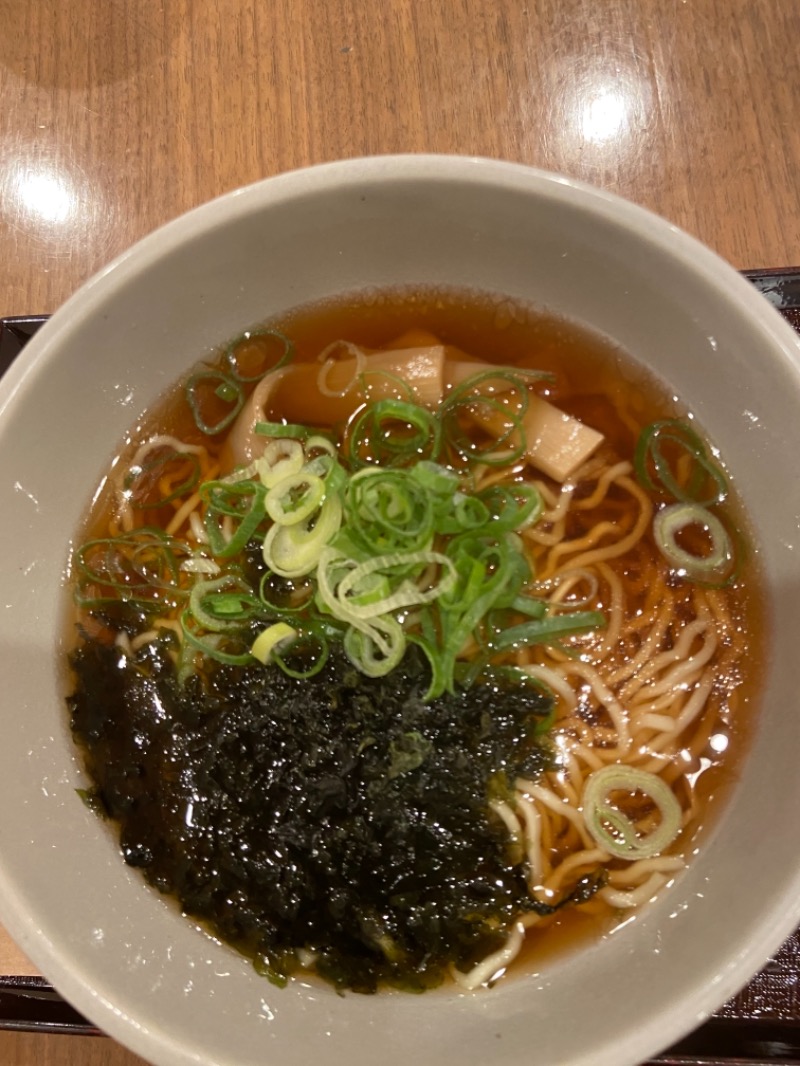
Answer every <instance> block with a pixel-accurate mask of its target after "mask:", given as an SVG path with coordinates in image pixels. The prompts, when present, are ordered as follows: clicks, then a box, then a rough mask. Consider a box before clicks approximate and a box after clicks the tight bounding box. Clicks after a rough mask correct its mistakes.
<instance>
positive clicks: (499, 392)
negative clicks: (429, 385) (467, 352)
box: [440, 369, 528, 466]
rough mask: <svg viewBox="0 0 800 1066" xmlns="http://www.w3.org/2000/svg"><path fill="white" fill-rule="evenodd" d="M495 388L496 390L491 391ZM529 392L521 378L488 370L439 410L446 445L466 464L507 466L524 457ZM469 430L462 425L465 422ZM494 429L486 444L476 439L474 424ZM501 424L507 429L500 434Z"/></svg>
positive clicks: (475, 376) (460, 387) (466, 383)
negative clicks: (524, 419)
mask: <svg viewBox="0 0 800 1066" xmlns="http://www.w3.org/2000/svg"><path fill="white" fill-rule="evenodd" d="M493 385H494V387H492V386H493ZM527 409H528V390H527V386H526V384H525V381H524V380H523V378H522V377H520V376H519V375H516V374H513V373H510V372H509V371H507V370H503V369H498V370H496V371H495V370H486V371H481V372H480V373H478V374H473V376H472V377H470V378H467V380H466V381H463V382H462V383H461V384H460V385H458V386H457V387H456V388H455V389H453V391H452V392H451V393H450V395H449V396H447V398H446V399H445V400H444V402H443V403H442V406H441V409H440V418H441V421H442V425H443V431H444V436H445V440H446V442H447V444H449V445H450V447H452V448H453V449H454V450H455V451H456V453H457V454H458V455H460V456H461V458H462V459H463V460H465V461H467V462H471V463H472V462H480V463H483V464H485V465H487V466H504V465H506V464H510V463H513V462H516V460H517V459H519V458H520V457H521V456H522V455H523V454H524V453H525V433H524V429H523V418H524V416H525V412H526V411H527ZM465 419H466V421H467V422H468V427H465V426H464V425H463V423H464V420H465ZM476 423H477V424H478V425H481V424H482V423H483V424H485V425H491V427H492V428H491V429H490V430H489V429H487V432H486V441H485V443H483V444H481V443H480V442H478V441H476V439H475V432H474V429H475V424H476ZM498 423H500V424H502V425H503V426H504V429H503V430H502V431H501V429H500V426H499V425H498Z"/></svg>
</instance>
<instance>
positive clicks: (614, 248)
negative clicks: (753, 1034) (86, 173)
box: [0, 156, 800, 1066]
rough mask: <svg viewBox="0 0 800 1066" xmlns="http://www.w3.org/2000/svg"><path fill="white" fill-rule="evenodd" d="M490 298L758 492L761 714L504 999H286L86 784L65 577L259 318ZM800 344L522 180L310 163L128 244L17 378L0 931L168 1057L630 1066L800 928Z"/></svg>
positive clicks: (647, 234)
mask: <svg viewBox="0 0 800 1066" xmlns="http://www.w3.org/2000/svg"><path fill="white" fill-rule="evenodd" d="M398 282H415V283H433V284H435V283H445V284H447V285H450V286H453V285H469V286H477V287H479V288H482V289H488V290H493V291H498V292H504V293H507V294H508V295H509V296H511V297H517V298H521V299H523V300H529V301H534V302H536V303H537V304H540V305H543V306H545V307H548V308H550V309H551V310H553V311H555V312H558V313H562V314H566V315H568V316H570V317H572V318H576V319H578V320H582V321H584V322H587V323H589V324H590V325H592V326H593V327H595V328H596V329H598V330H601V331H603V332H604V333H606V334H608V335H610V336H611V337H613V338H615V339H616V340H617V341H619V343H620V344H622V345H623V346H624V347H625V348H627V349H628V350H629V351H630V352H631V353H633V354H634V355H635V356H636V357H637V358H638V359H640V360H641V361H643V362H644V363H646V364H648V365H649V366H651V367H652V368H653V369H654V370H655V371H656V373H657V374H658V375H660V376H661V377H662V378H664V379H666V380H667V381H668V382H669V383H670V384H671V385H672V386H673V387H674V389H675V392H676V393H677V394H678V395H680V396H681V397H683V399H684V400H685V401H686V402H687V403H688V404H689V405H690V406H691V408H692V409H693V410H694V411H695V413H696V414H697V416H698V417H699V419H700V421H701V423H702V424H703V425H704V426H705V428H706V430H707V431H708V433H709V434H710V436H711V437H712V438H713V439H714V440H715V441H716V443H717V444H718V445H719V447H720V448H721V450H722V453H723V455H724V456H725V458H726V461H727V463H728V466H729V468H730V470H731V471H732V472H733V475H734V478H735V480H736V483H737V485H738V488H739V490H740V492H741V493H742V495H743V496H744V498H745V500H746V502H747V506H748V508H749V512H750V516H751V518H752V521H753V525H754V527H755V533H756V538H757V543H758V546H759V554H760V557H761V566H762V569H763V573H764V575H765V577H766V580H767V582H768V585H769V598H770V618H769V623H770V626H771V631H772V639H771V642H770V644H771V664H770V667H769V669H768V671H767V677H766V691H765V693H764V701H763V704H764V705H763V713H762V717H761V721H760V723H759V726H758V729H757V733H756V736H755V740H754V743H753V746H752V750H751V751H750V753H749V755H748V756H747V759H746V761H745V764H744V769H743V771H742V775H741V780H740V781H739V782H738V785H737V787H736V788H735V791H734V795H733V796H732V799H731V801H730V802H729V804H728V806H727V809H726V810H725V812H724V815H723V816H722V817H721V818H720V819H719V822H718V824H717V826H716V829H715V831H714V832H713V834H711V836H710V837H709V838H708V839H706V840H705V842H704V845H703V847H702V849H701V851H700V854H699V855H697V857H696V858H695V859H694V861H693V862H692V864H691V866H690V868H689V871H688V872H687V873H686V875H685V876H682V877H681V878H680V879H679V881H678V882H677V884H676V885H675V886H674V887H672V888H671V889H670V890H669V891H665V892H664V893H662V895H661V897H660V898H659V899H658V900H657V901H656V902H655V904H654V905H652V906H650V907H649V908H648V909H646V910H645V912H643V913H642V914H641V915H640V916H639V917H638V919H637V920H636V921H635V922H633V923H632V924H631V925H630V926H624V927H622V928H621V929H620V930H619V931H618V932H617V933H616V934H615V935H613V936H612V937H610V938H608V939H607V940H606V941H603V942H600V943H597V944H595V945H594V946H593V947H590V948H589V949H587V950H585V951H583V952H581V953H579V954H577V955H576V956H574V957H572V958H569V959H565V960H562V961H561V962H556V963H553V964H551V965H550V966H548V968H546V969H545V970H543V972H541V973H540V974H531V975H528V976H525V977H521V978H518V979H512V980H509V981H508V982H507V983H505V984H501V985H500V986H499V987H498V988H497V989H495V990H494V991H492V992H490V993H488V994H477V995H459V994H457V993H455V992H437V993H433V994H429V995H427V996H421V997H414V996H404V995H400V994H385V995H380V996H377V997H361V996H357V995H350V996H347V997H345V998H341V997H338V996H336V995H335V994H334V993H333V992H332V991H328V990H327V989H325V988H319V987H314V988H311V987H304V986H303V985H300V984H297V983H295V984H293V985H291V986H290V987H289V988H287V989H285V990H283V991H279V990H276V989H274V988H273V987H272V986H271V985H269V984H268V983H267V982H266V981H264V980H263V979H261V978H259V977H258V976H257V975H256V974H255V972H254V971H253V970H252V968H251V966H250V964H249V963H248V962H247V961H245V960H244V959H242V958H240V957H239V956H238V955H236V954H235V953H234V952H232V951H231V950H229V949H228V948H227V947H224V946H221V945H219V944H217V943H215V942H214V941H212V940H211V939H209V938H208V937H207V936H206V935H205V934H203V933H201V932H199V931H198V930H197V929H196V928H195V927H194V926H193V925H192V924H191V923H190V922H188V921H185V920H183V919H181V918H180V917H179V916H178V914H177V912H176V911H175V910H174V909H173V907H172V906H171V905H170V904H169V903H168V902H166V901H165V900H164V899H162V898H160V897H159V896H158V895H157V894H156V893H155V892H153V891H151V890H150V889H149V888H148V887H147V886H146V885H145V883H144V881H143V880H142V878H141V877H140V876H139V875H138V873H136V872H135V871H132V870H129V869H128V868H126V866H125V865H124V863H123V862H122V860H121V858H120V856H119V854H118V851H117V849H116V847H115V845H114V843H113V841H112V838H111V835H110V833H109V832H108V831H107V829H106V828H105V827H104V826H103V825H101V824H100V823H99V822H98V821H97V820H96V819H95V817H94V816H93V815H92V814H90V813H89V812H88V811H87V810H86V809H85V808H84V806H83V805H82V804H81V802H80V800H79V799H77V798H76V795H75V792H74V789H75V787H76V785H78V784H80V783H81V775H80V770H79V764H78V761H77V759H76V754H75V751H74V750H73V747H72V744H71V740H70V736H69V731H68V727H67V715H66V711H65V709H64V706H63V703H62V692H61V689H60V685H59V658H58V641H59V636H60V634H59V617H60V601H61V596H62V591H61V575H62V568H63V566H64V562H65V559H66V557H67V552H68V545H69V539H70V536H71V535H72V533H73V531H74V530H75V529H76V527H77V526H78V523H79V521H80V518H81V515H82V513H83V512H84V509H85V507H86V504H87V496H88V493H89V492H90V491H91V489H92V487H93V486H94V485H95V484H96V483H97V480H98V478H99V477H100V476H101V474H102V473H103V471H104V469H105V467H106V464H107V462H108V460H109V457H110V455H111V454H112V452H113V450H114V446H115V444H116V443H117V442H118V441H119V439H120V437H121V435H122V434H123V432H124V431H125V429H126V428H127V427H128V426H129V425H131V424H132V423H133V422H134V421H135V420H136V418H137V416H138V415H139V414H140V413H141V412H142V411H144V410H145V409H146V408H147V407H148V405H149V404H150V403H152V401H153V400H154V399H155V398H156V397H158V396H159V394H161V393H162V391H163V390H164V388H165V386H167V385H169V384H170V383H172V382H173V381H174V380H175V379H176V378H177V377H178V376H179V375H180V373H181V372H182V371H183V370H184V369H185V368H186V367H188V366H189V365H190V364H191V363H192V362H194V361H195V360H196V359H197V358H198V357H200V356H202V355H203V354H205V353H207V352H208V351H209V350H210V349H212V348H213V347H215V346H217V345H218V344H219V343H220V342H221V341H223V340H224V339H226V338H228V337H230V336H232V335H234V334H236V333H237V332H238V331H240V330H241V329H242V328H243V327H245V326H247V325H250V324H252V323H253V322H256V321H258V320H260V319H263V318H264V317H266V316H268V315H270V314H272V313H275V312H279V311H282V310H285V309H287V308H289V307H292V306H295V305H297V304H300V303H305V302H307V301H309V300H315V299H318V298H320V297H324V296H328V295H330V294H333V293H337V292H342V291H347V290H352V289H355V288H360V287H363V286H366V285H369V286H382V285H390V284H393V283H398ZM797 455H800V349H799V347H798V343H797V340H796V338H795V337H794V335H793V333H792V331H791V330H790V329H789V328H788V326H786V325H785V324H784V323H783V322H782V321H781V320H780V318H779V316H778V314H777V313H776V312H774V311H773V310H772V309H771V308H770V307H769V306H768V305H767V303H766V302H765V301H764V300H763V298H762V297H761V296H760V295H758V294H757V293H756V292H755V291H753V290H752V289H751V287H750V285H749V284H748V283H747V282H746V281H744V280H742V279H741V278H740V277H739V276H738V275H737V274H736V273H735V272H734V271H733V270H732V269H731V268H730V267H729V266H726V265H725V264H724V263H723V262H721V261H720V260H719V259H718V258H717V257H716V256H714V255H713V254H712V253H710V252H709V251H707V250H706V249H705V248H703V247H701V246H700V245H699V244H697V243H696V242H695V241H693V240H692V239H690V238H689V237H687V236H686V235H685V234H683V233H680V232H679V231H677V230H676V229H675V228H674V227H672V226H670V225H668V224H667V223H665V222H663V221H661V220H659V219H657V218H655V217H653V216H652V215H650V214H648V213H646V212H644V211H642V210H640V209H639V208H636V207H634V206H632V205H630V204H628V203H624V202H622V201H620V200H618V199H616V198H614V197H613V196H610V195H607V194H605V193H602V192H598V191H596V190H593V189H590V188H587V187H585V186H582V185H579V184H577V183H575V182H572V181H569V180H567V179H564V178H559V177H555V176H552V175H548V174H544V173H539V172H536V171H533V170H529V169H526V168H524V167H521V166H514V165H508V164H503V163H497V162H490V161H482V160H476V159H467V158H438V157H430V156H416V157H396V158H391V157H387V158H374V159H367V160H360V161H353V162H346V163H338V164H332V165H328V166H323V167H319V168H316V169H312V170H307V171H301V172H298V173H293V174H287V175H284V176H281V177H278V178H275V179H271V180H269V181H266V182H263V183H261V184H258V185H255V186H252V187H250V188H246V189H243V190H241V191H240V192H236V193H233V194H231V195H229V196H225V197H223V198H222V199H220V200H217V201H215V202H213V203H211V204H208V205H207V206H205V207H201V208H199V209H198V210H196V211H193V212H191V213H190V214H188V215H186V216H185V217H183V218H180V219H178V220H177V221H176V222H173V223H171V224H170V225H168V226H166V227H164V228H163V229H161V230H159V231H158V232H156V233H154V234H153V235H152V236H150V237H148V238H147V239H146V240H144V241H142V242H141V243H140V244H138V245H137V246H136V247H134V248H133V249H131V251H130V252H128V253H126V254H125V255H123V256H122V257H121V258H120V259H118V260H117V261H116V262H115V263H113V264H112V265H111V266H109V267H108V268H107V269H106V270H104V271H103V272H102V273H101V274H99V275H98V276H97V277H95V278H94V279H93V280H92V281H91V282H89V284H87V285H86V286H85V287H84V288H83V289H82V290H81V291H80V292H79V293H78V294H77V295H76V296H74V297H73V298H72V299H71V300H70V301H69V302H68V303H67V304H66V305H65V306H64V307H63V308H61V309H60V310H59V311H58V312H57V313H56V315H55V316H54V318H53V319H52V321H51V322H50V323H49V324H48V325H46V326H45V327H44V329H42V330H41V332H40V333H39V334H38V335H37V337H36V338H35V340H34V341H32V342H31V343H30V345H29V346H28V348H27V349H26V351H25V353H24V354H23V355H22V357H21V358H20V359H19V360H18V362H17V363H16V365H14V366H13V367H12V369H11V370H10V371H9V372H8V374H7V375H6V377H5V378H4V380H3V381H2V384H0V469H2V476H1V477H0V513H2V516H3V518H2V523H0V538H1V539H2V554H0V558H2V560H3V579H2V596H0V676H2V678H3V684H2V733H1V734H0V735H1V736H2V744H1V745H0V919H2V921H3V922H4V923H5V924H6V926H7V927H8V929H9V930H10V931H11V933H12V935H13V936H14V937H15V939H16V940H17V941H18V943H19V944H20V946H21V947H22V948H23V949H24V950H25V951H26V952H27V953H28V954H29V955H30V957H31V958H32V959H33V960H34V962H36V963H37V965H38V966H40V967H41V969H42V972H43V973H44V974H46V975H47V976H48V977H49V978H50V979H51V980H52V981H53V983H54V984H55V986H56V987H57V988H58V989H59V990H60V991H61V992H62V993H63V995H64V996H65V997H66V998H67V999H68V1000H70V1001H71V1002H72V1003H73V1004H74V1005H75V1006H76V1007H77V1008H78V1009H79V1010H80V1011H82V1012H83V1013H84V1014H86V1015H87V1016H88V1017H89V1018H90V1019H92V1020H93V1021H94V1022H96V1023H97V1025H99V1026H100V1027H101V1028H102V1029H104V1030H106V1031H107V1032H109V1033H111V1034H112V1035H114V1036H115V1037H116V1038H117V1039H119V1040H120V1041H122V1043H124V1044H127V1045H128V1046H129V1047H131V1048H132V1049H133V1050H135V1051H137V1052H138V1053H139V1054H140V1055H142V1056H144V1057H145V1058H146V1059H149V1060H151V1061H152V1062H155V1063H159V1064H165V1066H166V1064H170V1066H173V1064H174V1066H177V1064H186V1066H188V1064H189V1063H192V1064H195V1066H196V1064H198V1063H208V1064H211V1063H213V1064H215V1066H234V1064H236V1066H255V1064H256V1063H257V1064H259V1066H261V1064H263V1063H271V1062H275V1063H280V1064H281V1066H307V1064H308V1063H309V1062H314V1061H325V1062H327V1063H334V1064H342V1066H344V1064H347V1066H361V1064H363V1066H366V1064H370V1066H371V1064H373V1063H374V1062H376V1061H380V1062H382V1063H385V1064H386V1066H395V1064H401V1063H402V1064H406V1063H414V1064H415V1066H442V1064H446V1063H453V1064H456V1063H457V1064H458V1066H473V1064H474V1066H477V1064H481V1066H483V1064H485V1063H487V1062H489V1061H491V1062H493V1063H494V1064H496V1066H521V1064H522V1063H532V1062H535V1063H537V1066H548V1064H555V1063H561V1064H565V1063H567V1064H570V1066H584V1064H586V1066H588V1064H590V1063H591V1064H594V1066H599V1064H609V1066H625V1064H633V1063H636V1062H638V1061H640V1060H642V1059H643V1058H645V1057H647V1056H648V1055H650V1054H652V1053H653V1052H655V1051H656V1050H658V1049H659V1048H662V1047H664V1046H666V1045H668V1044H669V1043H671V1042H672V1041H674V1040H676V1039H677V1038H679V1037H680V1036H681V1035H682V1034H684V1033H685V1032H687V1031H688V1030H690V1029H692V1028H693V1027H694V1026H696V1025H697V1024H698V1023H700V1022H701V1021H702V1020H703V1019H704V1018H705V1017H706V1016H707V1015H708V1013H709V1012H710V1011H712V1010H713V1009H714V1008H716V1007H718V1006H719V1005H720V1004H721V1003H722V1002H723V1001H724V1000H725V999H726V998H727V997H729V996H730V995H731V994H732V993H733V992H735V991H736V989H737V988H738V987H739V986H741V985H742V984H743V983H744V982H745V981H746V979H747V978H748V977H749V976H750V975H751V974H752V973H753V972H754V971H755V970H756V969H758V967H759V966H760V965H761V964H762V963H763V962H764V961H765V960H766V958H767V957H768V956H769V954H770V953H771V952H773V951H774V950H775V949H776V948H777V947H778V945H779V944H780V942H781V940H782V938H784V937H785V936H786V935H787V934H788V933H789V932H790V930H791V929H792V928H793V927H794V925H795V924H796V923H797V922H798V920H800V819H798V818H796V817H794V814H795V812H797V811H798V810H800V775H799V774H798V773H797V771H796V753H797V752H798V751H800V696H798V690H797V667H796V662H795V659H796V657H797V650H796V649H797V636H798V629H799V628H800V624H799V623H798V614H797V607H796V604H797V598H798V592H799V591H800V562H799V561H798V559H799V558H800V479H799V478H797V476H796V456H797Z"/></svg>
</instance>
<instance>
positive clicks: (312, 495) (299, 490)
mask: <svg viewBox="0 0 800 1066" xmlns="http://www.w3.org/2000/svg"><path fill="white" fill-rule="evenodd" d="M324 497H325V482H324V481H323V480H322V478H321V477H317V476H316V475H314V474H306V473H303V472H302V471H301V472H300V473H298V474H290V475H289V477H285V478H284V479H283V480H282V481H279V482H278V484H277V485H273V486H272V488H271V489H270V490H269V492H268V493H267V496H266V499H265V500H264V507H265V509H266V512H267V514H268V515H269V517H270V518H271V519H272V521H273V522H276V523H277V524H278V525H281V526H294V525H297V523H298V522H305V520H306V519H307V518H309V517H310V516H311V515H312V514H313V513H314V512H315V511H316V510H317V508H318V507H319V506H320V504H321V503H322V500H323V499H324Z"/></svg>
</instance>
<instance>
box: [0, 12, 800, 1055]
mask: <svg viewBox="0 0 800 1066" xmlns="http://www.w3.org/2000/svg"><path fill="white" fill-rule="evenodd" d="M0 26H2V31H1V32H0V100H2V106H1V107H0V145H1V146H2V148H1V149H0V233H2V256H1V257H0V314H2V315H19V314H26V313H35V312H49V311H53V310H55V308H56V307H57V306H58V305H59V304H60V303H62V302H63V301H64V300H65V299H66V298H67V297H68V296H69V295H70V294H71V293H72V292H73V291H74V290H75V289H76V288H77V287H78V286H79V285H80V284H81V283H82V282H83V281H84V280H85V279H86V278H88V277H89V276H90V275H91V274H93V273H94V272H95V271H96V270H98V269H99V268H100V267H102V266H103V265H104V264H105V263H107V262H108V261H109V260H110V259H111V258H112V257H113V256H114V255H116V254H117V253H118V252H121V251H122V250H123V249H124V248H126V247H127V246H128V245H129V244H131V243H132V242H133V241H135V240H136V239H138V238H139V237H141V236H143V235H144V234H146V233H147V232H149V231H150V230H152V229H153V228H154V227H156V226H158V225H159V224H160V223H162V222H165V221H167V220H168V219H171V218H173V217H174V216H175V215H178V214H179V213H181V212H183V211H185V210H187V209H188V208H191V207H194V206H195V205H196V204H199V203H202V202H203V201H205V200H208V199H209V198H211V197H213V196H217V195H218V194H220V193H224V192H227V191H228V190H229V189H233V188H235V187H236V186H239V185H242V184H246V183H248V182H252V181H255V180H257V179H259V178H263V177H266V176H267V175H270V174H275V173H277V172H279V171H283V170H287V169H290V168H293V167H299V166H305V165H307V164H311V163H319V162H323V161H326V160H332V159H337V158H342V157H348V156H357V155H368V154H376V153H384V152H423V151H424V152H454V153H465V154H471V155H474V154H477V155H486V156H495V157H500V158H504V159H510V160H515V161H520V162H524V163H530V164H534V165H536V166H539V167H545V168H548V169H552V170H558V171H562V172H564V173H566V174H569V175H572V176H574V177H578V178H582V179H584V180H586V181H589V182H593V183H595V184H598V185H601V186H603V187H605V188H607V189H611V190H613V191H615V192H618V193H621V194H622V195H624V196H627V197H629V198H631V199H633V200H635V201H637V202H638V203H640V204H643V205H645V206H647V207H650V208H652V209H654V210H655V211H657V212H659V213H660V214H662V215H664V216H666V217H667V218H668V219H670V220H671V221H672V222H674V223H676V224H677V225H679V226H681V227H683V228H684V229H687V230H688V231H689V232H691V233H693V234H694V235H696V236H697V237H699V238H700V239H701V240H703V241H705V242H706V243H707V244H709V245H711V246H712V247H713V248H715V249H716V250H717V251H718V252H720V253H721V254H722V255H723V256H725V257H726V258H727V259H729V260H730V261H731V262H732V263H733V264H734V265H736V266H738V267H760V266H777V265H789V264H798V263H800V205H799V204H798V189H800V123H799V122H798V111H797V101H798V100H800V61H798V58H797V42H798V40H800V3H798V2H796V0H439V2H438V3H434V2H433V0H416V2H414V0H358V2H357V0H71V2H69V3H67V2H66V0H0ZM0 971H2V972H12V971H19V972H31V969H30V964H29V963H27V961H26V960H24V959H23V958H22V957H21V956H20V955H19V952H17V950H16V948H15V947H14V946H13V945H12V943H11V942H10V940H9V939H8V937H7V936H5V935H4V934H3V933H2V930H0ZM0 1062H2V1063H3V1066H33V1064H36V1066H67V1064H70V1066H132V1064H134V1063H140V1062H141V1060H140V1059H138V1058H137V1057H136V1056H134V1055H131V1054H130V1053H128V1052H126V1051H124V1050H123V1049H122V1048H120V1047H118V1046H117V1045H115V1044H114V1043H112V1042H111V1041H110V1040H92V1039H90V1038H89V1039H84V1038H74V1037H55V1036H39V1035H16V1034H0Z"/></svg>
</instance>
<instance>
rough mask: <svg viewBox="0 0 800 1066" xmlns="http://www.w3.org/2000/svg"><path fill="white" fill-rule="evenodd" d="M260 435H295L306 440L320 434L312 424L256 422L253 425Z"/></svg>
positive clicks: (298, 438)
mask: <svg viewBox="0 0 800 1066" xmlns="http://www.w3.org/2000/svg"><path fill="white" fill-rule="evenodd" d="M253 428H254V430H255V432H256V433H258V435H259V436H260V437H295V438H296V439H297V440H308V439H309V438H311V437H318V436H320V430H319V429H318V428H315V427H313V426H302V425H300V424H299V423H297V422H256V424H255V426H254V427H253Z"/></svg>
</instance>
